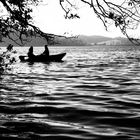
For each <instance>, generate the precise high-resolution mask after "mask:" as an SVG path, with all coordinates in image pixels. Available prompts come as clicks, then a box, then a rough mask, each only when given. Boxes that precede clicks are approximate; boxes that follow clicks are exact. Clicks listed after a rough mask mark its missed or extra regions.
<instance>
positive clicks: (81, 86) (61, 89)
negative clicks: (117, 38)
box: [0, 46, 140, 140]
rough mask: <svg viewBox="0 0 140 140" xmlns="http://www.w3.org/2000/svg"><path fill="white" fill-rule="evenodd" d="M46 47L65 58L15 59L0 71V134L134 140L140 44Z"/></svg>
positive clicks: (139, 108)
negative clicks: (47, 61) (33, 61)
mask: <svg viewBox="0 0 140 140" xmlns="http://www.w3.org/2000/svg"><path fill="white" fill-rule="evenodd" d="M15 49H16V50H17V51H18V54H23V55H25V54H26V53H27V52H28V48H27V47H20V48H15ZM49 49H50V53H51V54H56V53H61V52H66V53H67V55H66V56H65V57H64V59H63V60H64V62H62V63H56V62H52V63H49V64H45V63H34V64H29V63H20V62H19V61H17V62H16V63H15V64H13V65H11V68H10V69H8V70H6V71H5V72H4V73H2V74H1V75H0V138H3V139H6V140H7V139H10V140H28V139H29V140H30V139H34V140H94V139H96V140H105V139H107V140H132V139H133V140H139V139H140V47H138V46H137V47H135V46H89V47H88V46H87V47H49ZM2 50H5V48H2ZM2 50H1V51H2ZM43 50H44V48H42V47H35V48H34V53H35V54H40V53H41V52H43Z"/></svg>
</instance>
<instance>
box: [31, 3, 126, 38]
mask: <svg viewBox="0 0 140 140" xmlns="http://www.w3.org/2000/svg"><path fill="white" fill-rule="evenodd" d="M78 14H79V15H80V19H65V18H64V15H65V13H64V11H63V10H62V8H61V6H60V5H59V0H47V3H46V5H40V6H37V7H35V8H34V12H33V17H34V22H35V24H36V25H37V26H39V27H40V29H41V30H43V31H44V32H47V33H54V34H57V35H64V33H68V34H67V35H68V36H69V35H74V36H75V35H101V36H108V37H118V36H123V35H122V33H121V31H120V30H119V29H118V28H116V27H114V26H113V25H112V26H110V27H109V29H108V31H106V30H105V27H104V25H103V23H102V21H101V20H100V19H98V18H97V16H96V15H95V14H94V12H93V10H92V9H91V8H90V7H88V6H86V5H85V4H84V5H83V6H81V7H80V9H79V10H78Z"/></svg>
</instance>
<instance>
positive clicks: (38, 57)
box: [19, 53, 66, 62]
mask: <svg viewBox="0 0 140 140" xmlns="http://www.w3.org/2000/svg"><path fill="white" fill-rule="evenodd" d="M65 55H66V53H60V54H56V55H50V56H48V57H46V56H42V55H36V56H34V57H33V58H32V59H30V58H29V57H28V56H22V55H21V56H19V59H20V61H21V62H62V59H63V57H64V56H65Z"/></svg>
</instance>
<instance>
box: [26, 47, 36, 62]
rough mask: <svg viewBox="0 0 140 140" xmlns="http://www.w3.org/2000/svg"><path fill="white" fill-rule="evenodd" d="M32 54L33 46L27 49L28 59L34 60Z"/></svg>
mask: <svg viewBox="0 0 140 140" xmlns="http://www.w3.org/2000/svg"><path fill="white" fill-rule="evenodd" d="M34 56H35V55H34V54H33V46H31V47H30V48H29V51H28V57H29V59H33V58H34Z"/></svg>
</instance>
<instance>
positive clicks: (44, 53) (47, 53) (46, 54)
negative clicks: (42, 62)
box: [41, 45, 49, 57]
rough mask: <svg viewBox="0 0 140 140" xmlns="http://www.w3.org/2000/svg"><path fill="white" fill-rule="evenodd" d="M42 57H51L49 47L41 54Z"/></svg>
mask: <svg viewBox="0 0 140 140" xmlns="http://www.w3.org/2000/svg"><path fill="white" fill-rule="evenodd" d="M41 56H44V57H49V49H48V45H45V50H44V52H43V53H42V54H41Z"/></svg>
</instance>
